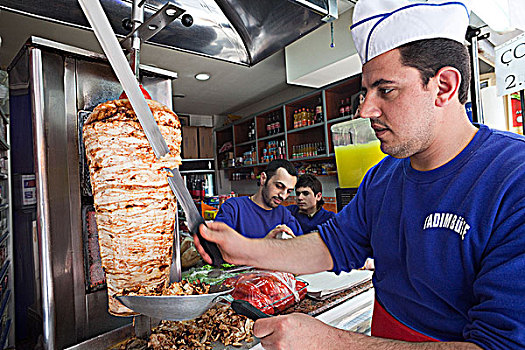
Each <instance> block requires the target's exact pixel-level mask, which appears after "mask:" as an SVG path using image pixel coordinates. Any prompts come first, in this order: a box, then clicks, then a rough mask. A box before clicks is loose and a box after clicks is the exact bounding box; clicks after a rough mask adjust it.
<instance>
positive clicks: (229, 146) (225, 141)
mask: <svg viewBox="0 0 525 350" xmlns="http://www.w3.org/2000/svg"><path fill="white" fill-rule="evenodd" d="M215 142H216V144H217V150H216V155H217V162H218V164H219V168H221V169H222V168H227V167H228V164H229V163H230V165H231V160H233V159H234V154H233V125H228V126H225V127H221V128H219V129H216V130H215Z"/></svg>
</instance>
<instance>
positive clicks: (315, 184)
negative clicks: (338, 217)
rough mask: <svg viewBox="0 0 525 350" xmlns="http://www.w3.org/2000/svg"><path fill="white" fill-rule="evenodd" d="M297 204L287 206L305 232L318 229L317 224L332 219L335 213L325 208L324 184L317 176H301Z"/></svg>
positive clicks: (298, 182)
mask: <svg viewBox="0 0 525 350" xmlns="http://www.w3.org/2000/svg"><path fill="white" fill-rule="evenodd" d="M295 201H296V203H297V205H289V206H287V207H286V208H287V209H288V210H289V211H290V212H291V213H292V215H293V216H294V217H295V219H296V220H297V221H298V222H299V224H300V225H301V228H302V229H303V232H304V233H309V232H312V231H318V230H317V225H321V224H322V223H324V222H325V221H328V220H329V219H331V218H332V217H333V216H334V215H335V213H334V212H331V211H328V210H326V209H324V208H323V204H324V200H323V185H322V184H321V181H319V180H318V179H317V178H316V177H315V176H313V175H310V174H306V175H302V176H300V177H299V180H297V185H295Z"/></svg>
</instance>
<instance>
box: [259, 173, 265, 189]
mask: <svg viewBox="0 0 525 350" xmlns="http://www.w3.org/2000/svg"><path fill="white" fill-rule="evenodd" d="M266 180H267V178H266V173H265V172H264V171H263V172H261V179H260V180H259V182H260V184H261V186H263V185H264V184H265V183H266Z"/></svg>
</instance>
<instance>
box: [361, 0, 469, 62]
mask: <svg viewBox="0 0 525 350" xmlns="http://www.w3.org/2000/svg"><path fill="white" fill-rule="evenodd" d="M469 17H470V7H469V0H461V1H446V0H429V1H426V2H425V1H417V2H414V1H409V0H359V1H358V2H357V4H356V5H355V8H354V16H353V23H354V24H353V25H352V27H351V31H352V36H353V38H354V43H355V46H356V48H357V52H358V53H359V57H360V58H361V62H362V63H363V64H365V63H366V62H368V61H370V60H371V59H372V58H374V57H376V56H379V55H381V54H383V53H385V52H387V51H390V50H392V49H395V48H396V47H399V46H401V45H403V44H407V43H409V42H412V41H416V40H422V39H435V38H447V39H452V40H455V41H458V42H460V43H463V42H464V40H465V33H466V31H467V27H468V24H469Z"/></svg>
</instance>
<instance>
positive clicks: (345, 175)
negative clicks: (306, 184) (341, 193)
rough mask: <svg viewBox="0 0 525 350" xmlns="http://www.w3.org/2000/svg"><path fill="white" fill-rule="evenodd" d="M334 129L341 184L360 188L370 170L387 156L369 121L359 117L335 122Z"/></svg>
mask: <svg viewBox="0 0 525 350" xmlns="http://www.w3.org/2000/svg"><path fill="white" fill-rule="evenodd" d="M331 130H332V141H333V143H334V149H335V161H336V164H337V177H338V180H339V187H342V188H356V187H359V184H360V183H361V181H362V180H363V177H364V176H365V174H366V172H367V171H368V169H370V168H371V167H372V166H373V165H375V164H377V163H378V162H379V161H380V160H381V159H383V157H384V156H385V154H384V153H383V152H381V149H380V147H379V146H380V142H379V140H378V139H377V138H376V136H375V133H374V129H372V127H371V126H370V120H368V119H364V118H358V119H354V120H350V121H346V122H342V123H338V124H334V125H332V127H331Z"/></svg>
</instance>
